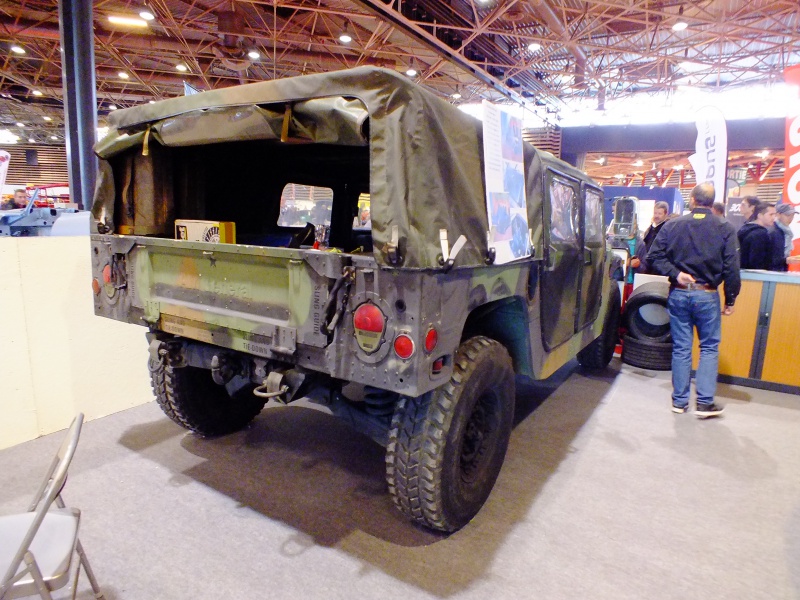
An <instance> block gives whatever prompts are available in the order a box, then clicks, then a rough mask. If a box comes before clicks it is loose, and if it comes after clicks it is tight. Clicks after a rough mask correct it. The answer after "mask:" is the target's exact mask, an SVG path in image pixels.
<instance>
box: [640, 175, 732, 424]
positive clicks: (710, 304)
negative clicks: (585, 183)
mask: <svg viewBox="0 0 800 600" xmlns="http://www.w3.org/2000/svg"><path fill="white" fill-rule="evenodd" d="M714 194H715V192H714V185H713V184H712V183H711V182H705V183H701V184H699V185H696V186H695V187H694V189H692V193H691V195H690V198H689V207H690V208H691V213H689V214H687V215H684V216H682V217H677V218H675V219H670V220H669V221H667V223H666V224H665V225H664V227H663V228H662V230H661V232H660V234H659V235H658V236H657V237H656V240H655V242H653V247H652V249H651V250H650V254H649V255H648V257H647V260H648V262H649V263H650V265H651V268H652V270H653V271H654V272H656V273H658V274H660V275H666V276H667V277H669V281H670V292H669V298H668V299H667V311H668V312H669V324H670V331H671V333H672V412H675V413H678V414H681V413H685V412H686V411H687V410H689V392H690V385H691V373H692V342H693V339H694V330H695V329H696V330H697V337H698V339H699V340H700V363H699V365H698V367H697V373H696V375H695V387H696V393H697V410H696V412H695V414H696V416H697V417H698V418H700V419H706V418H709V417H717V416H719V415H721V414H722V411H723V410H724V407H722V406H720V405H718V404H717V403H716V402H715V401H714V394H715V393H716V390H717V372H718V365H719V342H720V337H721V327H722V322H721V315H731V314H733V305H734V302H735V301H736V296H738V295H739V289H740V287H741V281H740V279H739V254H738V251H737V247H736V231H735V230H734V228H733V225H731V224H730V223H728V222H727V221H721V220H720V219H718V218H717V217H715V216H713V215H712V214H711V206H712V205H713V204H714ZM723 282H724V283H725V308H724V309H722V310H720V299H719V293H718V291H717V288H718V287H719V285H720V284H721V283H723Z"/></svg>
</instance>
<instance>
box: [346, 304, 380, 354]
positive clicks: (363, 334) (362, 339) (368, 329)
mask: <svg viewBox="0 0 800 600" xmlns="http://www.w3.org/2000/svg"><path fill="white" fill-rule="evenodd" d="M384 327H386V317H384V316H383V313H382V312H381V309H380V308H378V307H377V306H376V305H374V304H372V303H371V302H365V303H364V304H362V305H361V306H359V307H358V308H357V309H356V310H355V312H354V313H353V329H354V330H355V335H356V342H357V343H358V346H359V348H361V349H362V350H363V351H364V352H366V353H367V354H371V353H372V352H375V351H376V350H377V349H378V348H379V347H380V345H381V339H382V338H383V329H384Z"/></svg>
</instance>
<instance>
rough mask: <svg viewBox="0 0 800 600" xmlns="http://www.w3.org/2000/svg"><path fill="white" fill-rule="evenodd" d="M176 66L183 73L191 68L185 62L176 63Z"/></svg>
mask: <svg viewBox="0 0 800 600" xmlns="http://www.w3.org/2000/svg"><path fill="white" fill-rule="evenodd" d="M175 68H176V69H178V71H180V72H181V73H185V72H186V71H188V70H189V67H187V66H186V65H185V64H183V63H178V64H177V65H175Z"/></svg>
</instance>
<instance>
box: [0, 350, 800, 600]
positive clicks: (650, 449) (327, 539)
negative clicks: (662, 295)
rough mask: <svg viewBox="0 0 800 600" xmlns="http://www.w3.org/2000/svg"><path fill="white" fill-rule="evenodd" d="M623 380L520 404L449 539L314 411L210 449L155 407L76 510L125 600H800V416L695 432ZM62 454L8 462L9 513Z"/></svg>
mask: <svg viewBox="0 0 800 600" xmlns="http://www.w3.org/2000/svg"><path fill="white" fill-rule="evenodd" d="M612 367H613V369H612V370H609V371H608V372H606V373H605V374H604V375H602V376H598V375H592V374H589V373H584V372H582V371H580V370H576V369H574V366H571V367H570V368H568V369H566V370H562V372H560V373H559V374H557V375H556V376H555V377H554V378H553V379H552V380H550V381H548V382H546V383H544V384H542V385H537V386H535V387H531V386H521V387H520V389H518V399H517V425H516V427H515V429H514V432H513V434H512V438H511V444H510V447H509V451H508V455H507V457H506V462H505V465H504V467H503V471H502V473H501V474H500V478H499V480H498V482H497V485H496V486H495V489H494V491H493V493H492V495H491V496H490V498H489V500H488V502H487V504H486V505H485V506H484V508H483V510H482V511H481V512H480V513H479V514H478V516H477V517H476V518H475V519H474V521H473V522H472V523H470V524H469V525H468V526H466V527H465V528H464V529H462V530H461V531H459V532H457V533H454V534H452V535H442V534H437V533H432V532H430V531H426V530H424V529H421V528H419V527H417V526H415V525H413V524H411V523H409V522H407V521H406V520H405V519H404V518H403V516H402V515H400V513H399V512H397V511H396V509H395V508H394V507H393V505H392V502H391V499H390V498H389V496H388V492H387V489H386V484H385V482H384V475H383V471H384V466H383V449H382V448H380V447H379V446H377V445H376V444H374V443H373V442H372V441H370V440H368V439H366V438H364V437H361V436H359V435H357V434H353V433H352V432H351V431H350V430H349V429H348V428H347V427H345V426H344V425H343V424H342V423H341V422H339V421H337V420H335V419H334V418H333V417H329V416H327V415H325V414H322V413H319V412H317V411H313V410H310V409H307V408H299V407H272V406H271V405H270V406H269V407H268V408H267V409H265V410H264V411H263V412H262V413H261V415H259V417H257V419H256V420H255V421H254V423H253V425H252V426H251V427H249V428H248V429H247V430H245V431H242V432H240V433H238V434H235V435H231V436H228V437H224V438H219V439H213V440H204V439H201V438H198V437H196V436H194V435H191V434H187V433H186V432H185V431H184V430H182V429H181V428H179V427H178V426H176V425H174V424H173V423H172V422H171V421H169V420H168V419H167V418H166V417H164V416H163V415H162V414H161V412H160V410H159V409H158V407H157V406H156V405H155V404H154V403H152V402H151V403H148V404H145V405H142V406H139V407H136V408H132V409H128V410H125V411H123V412H120V413H117V414H115V415H112V416H109V417H105V418H102V419H99V420H96V421H92V422H90V423H87V424H86V425H85V426H84V431H83V435H82V438H81V444H80V446H79V448H78V453H77V455H76V458H75V461H74V463H73V468H72V470H71V474H70V479H69V482H68V483H67V486H66V489H65V492H64V497H65V499H66V501H67V503H68V504H71V505H74V506H78V507H79V508H81V509H82V511H83V520H82V525H81V527H82V534H81V539H82V541H83V544H84V546H85V548H86V551H87V554H88V556H89V558H90V559H91V562H92V565H93V567H94V570H95V572H96V574H97V576H98V579H99V580H100V583H101V585H102V586H103V588H104V590H105V592H106V597H107V598H109V599H110V600H118V599H119V600H122V599H124V600H152V599H154V598H167V599H170V600H184V599H187V600H188V599H220V598H226V599H227V598H231V599H239V598H241V599H251V598H271V599H272V598H274V599H284V598H285V599H290V598H291V599H299V598H302V599H315V598H319V599H338V598H342V599H344V598H347V599H351V598H362V599H372V598H375V599H380V600H392V599H402V600H410V599H417V598H419V599H425V598H458V599H462V598H463V599H473V598H474V599H483V598H543V599H554V600H561V599H564V600H569V599H606V598H607V599H614V600H621V599H627V598H630V599H636V600H641V599H673V598H674V599H701V598H709V599H711V598H713V599H715V600H719V599H727V598H730V599H736V600H740V599H742V600H744V599H746V600H757V599H764V600H778V599H792V598H795V599H796V598H800V476H798V473H800V435H798V431H799V427H798V426H800V398H798V397H797V396H792V395H787V394H779V393H774V392H766V391H762V390H756V389H750V388H744V387H737V386H728V385H720V387H719V399H720V400H721V401H722V402H723V403H727V405H728V409H727V411H726V414H725V417H724V418H722V419H717V420H709V421H699V420H697V419H695V418H694V416H693V415H691V414H685V415H675V414H673V413H672V412H671V411H670V409H669V403H670V400H669V397H670V389H671V387H670V381H669V373H654V372H649V371H643V370H639V369H635V368H632V367H629V366H627V365H625V366H621V365H620V364H619V363H618V361H617V359H615V361H614V363H612ZM113 393H114V394H125V393H126V392H125V390H118V391H115V392H113ZM61 437H62V434H61V433H56V434H53V435H50V436H46V437H43V438H40V439H37V440H34V441H32V442H26V443H24V444H20V445H18V446H14V447H12V448H9V449H6V450H3V451H0V484H1V485H0V511H2V512H12V511H14V510H21V509H22V508H24V506H25V504H26V503H27V501H28V499H29V497H30V496H32V495H33V493H34V492H35V489H36V486H37V485H38V478H39V476H40V475H39V474H40V473H43V472H44V470H45V467H46V465H47V463H48V462H49V461H50V459H51V457H52V455H53V453H54V452H55V449H56V448H57V446H58V445H59V444H60V441H61ZM78 597H79V598H82V599H88V598H91V597H92V596H91V593H90V592H89V591H88V585H87V584H86V580H85V578H84V579H83V580H82V584H81V586H80V593H79V596H78Z"/></svg>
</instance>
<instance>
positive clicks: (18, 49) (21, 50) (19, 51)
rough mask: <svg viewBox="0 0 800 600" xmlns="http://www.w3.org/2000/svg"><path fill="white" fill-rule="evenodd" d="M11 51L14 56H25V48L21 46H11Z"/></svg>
mask: <svg viewBox="0 0 800 600" xmlns="http://www.w3.org/2000/svg"><path fill="white" fill-rule="evenodd" d="M11 51H12V52H13V53H14V54H25V48H23V47H22V46H11Z"/></svg>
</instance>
